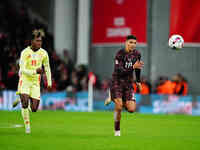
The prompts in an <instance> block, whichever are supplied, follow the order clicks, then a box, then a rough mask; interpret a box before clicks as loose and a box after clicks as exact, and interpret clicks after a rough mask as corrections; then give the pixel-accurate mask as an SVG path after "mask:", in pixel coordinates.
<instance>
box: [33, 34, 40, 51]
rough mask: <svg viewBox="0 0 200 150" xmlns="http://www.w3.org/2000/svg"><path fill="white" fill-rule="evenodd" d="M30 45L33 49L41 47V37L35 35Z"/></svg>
mask: <svg viewBox="0 0 200 150" xmlns="http://www.w3.org/2000/svg"><path fill="white" fill-rule="evenodd" d="M32 46H33V47H34V48H35V49H39V48H41V47H42V37H36V38H35V39H34V40H32Z"/></svg>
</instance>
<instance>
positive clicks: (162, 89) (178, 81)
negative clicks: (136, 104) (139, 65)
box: [133, 73, 188, 96]
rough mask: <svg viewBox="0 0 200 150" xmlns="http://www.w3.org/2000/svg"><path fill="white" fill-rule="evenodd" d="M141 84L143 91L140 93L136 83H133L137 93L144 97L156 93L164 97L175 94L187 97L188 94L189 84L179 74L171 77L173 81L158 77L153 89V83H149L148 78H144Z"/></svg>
mask: <svg viewBox="0 0 200 150" xmlns="http://www.w3.org/2000/svg"><path fill="white" fill-rule="evenodd" d="M141 84H142V91H139V90H138V88H137V86H136V83H133V87H134V92H135V93H139V94H142V95H146V94H151V93H155V94H163V95H165V94H166V95H167V94H174V95H181V96H185V95H187V94H188V82H187V80H186V79H185V77H184V76H183V75H182V74H180V73H177V74H176V75H174V76H173V77H171V80H170V79H169V78H168V77H166V76H160V77H158V79H157V80H156V81H155V84H154V86H153V87H152V85H151V83H150V82H148V80H147V78H145V77H142V78H141Z"/></svg>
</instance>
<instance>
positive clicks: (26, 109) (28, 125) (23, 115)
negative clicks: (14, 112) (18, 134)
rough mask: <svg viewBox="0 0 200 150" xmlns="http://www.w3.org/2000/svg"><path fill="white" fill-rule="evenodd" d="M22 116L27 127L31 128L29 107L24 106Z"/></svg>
mask: <svg viewBox="0 0 200 150" xmlns="http://www.w3.org/2000/svg"><path fill="white" fill-rule="evenodd" d="M21 111H22V117H23V119H24V125H25V128H26V129H27V128H30V119H29V110H28V108H25V109H24V108H22V110H21Z"/></svg>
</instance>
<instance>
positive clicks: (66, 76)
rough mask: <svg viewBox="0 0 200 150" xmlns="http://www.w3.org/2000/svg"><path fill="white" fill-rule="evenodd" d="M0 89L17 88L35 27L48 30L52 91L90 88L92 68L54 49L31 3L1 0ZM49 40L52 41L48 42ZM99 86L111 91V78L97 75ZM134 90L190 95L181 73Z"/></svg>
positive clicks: (46, 41) (45, 44) (144, 81)
mask: <svg viewBox="0 0 200 150" xmlns="http://www.w3.org/2000/svg"><path fill="white" fill-rule="evenodd" d="M0 20H1V22H0V50H1V55H0V90H3V89H7V90H17V85H18V78H19V77H18V69H19V68H18V63H19V57H20V53H21V51H22V50H23V49H24V48H25V47H27V46H28V45H29V44H30V41H29V40H27V39H29V35H30V34H31V31H32V29H34V28H42V29H44V31H45V33H46V37H45V40H44V43H43V48H44V49H46V50H47V51H48V54H49V58H50V66H51V71H52V81H53V82H52V83H53V86H52V92H56V91H63V90H67V91H70V92H79V91H87V89H88V67H87V66H85V65H79V66H75V62H74V61H73V60H72V58H71V57H70V54H69V51H68V50H67V49H65V50H63V55H62V56H63V58H62V59H61V57H60V56H59V55H58V54H57V53H56V51H55V50H54V49H53V47H54V46H53V36H52V35H51V34H49V33H48V32H47V26H46V25H44V24H42V23H41V22H39V21H38V20H32V19H30V16H29V14H28V11H27V6H26V5H25V4H24V3H22V5H20V7H15V6H13V5H12V4H11V3H9V1H0ZM47 43H48V44H47ZM96 77H97V80H96V82H95V85H94V87H95V89H96V90H102V91H108V89H109V84H110V79H102V80H101V81H100V79H99V78H98V76H97V75H96ZM42 78H43V80H41V81H42V83H41V90H42V92H43V93H44V92H47V91H46V88H45V87H46V85H47V81H46V77H45V74H43V75H42ZM133 87H134V92H135V93H140V94H150V93H157V94H178V95H187V93H188V83H187V81H186V80H185V78H184V77H183V76H182V75H181V74H177V75H175V76H174V77H172V80H169V79H168V78H167V77H159V78H158V80H157V81H156V83H155V84H154V86H153V87H152V85H151V83H150V82H149V81H148V80H147V78H145V77H142V91H140V92H139V91H138V88H137V86H136V84H133Z"/></svg>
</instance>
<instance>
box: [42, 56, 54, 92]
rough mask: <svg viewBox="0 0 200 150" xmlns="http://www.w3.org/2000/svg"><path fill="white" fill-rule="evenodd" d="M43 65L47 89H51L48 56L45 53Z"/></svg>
mask: <svg viewBox="0 0 200 150" xmlns="http://www.w3.org/2000/svg"><path fill="white" fill-rule="evenodd" d="M43 65H44V70H45V73H46V76H47V82H48V88H51V86H52V81H51V69H50V65H49V56H48V54H47V53H46V55H45V58H44V60H43Z"/></svg>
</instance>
